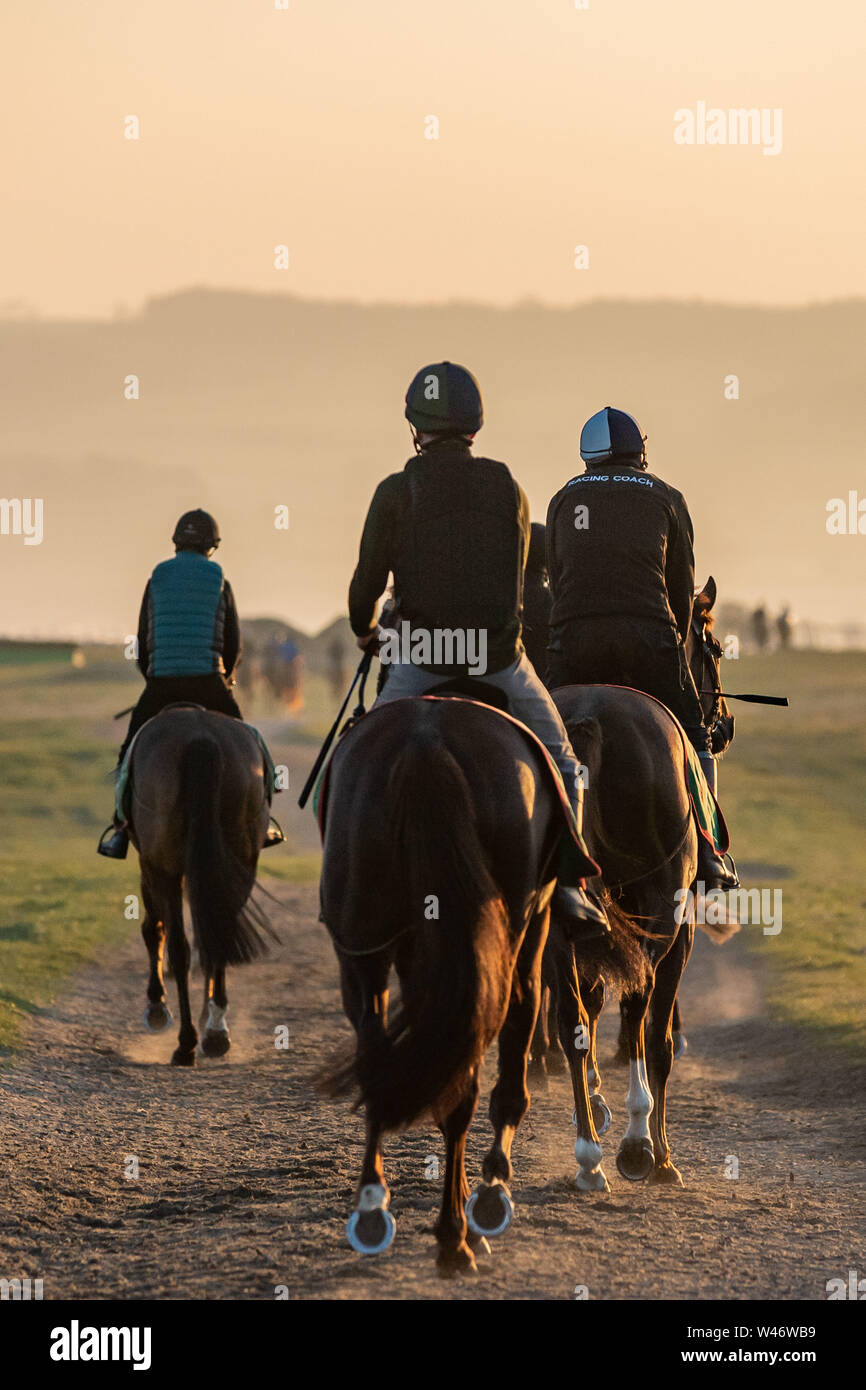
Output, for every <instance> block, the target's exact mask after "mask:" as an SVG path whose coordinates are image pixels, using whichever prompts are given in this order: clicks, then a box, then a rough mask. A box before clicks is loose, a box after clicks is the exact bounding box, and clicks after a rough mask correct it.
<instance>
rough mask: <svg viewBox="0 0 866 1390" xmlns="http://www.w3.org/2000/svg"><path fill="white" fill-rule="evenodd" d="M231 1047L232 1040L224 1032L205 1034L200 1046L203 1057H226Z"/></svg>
mask: <svg viewBox="0 0 866 1390" xmlns="http://www.w3.org/2000/svg"><path fill="white" fill-rule="evenodd" d="M231 1045H232V1044H231V1038H230V1037H229V1035H228V1033H227V1032H224V1033H205V1034H204V1036H203V1037H202V1039H201V1041H200V1042H199V1045H198V1046H199V1051H200V1053H201V1055H202V1056H203V1057H225V1055H226V1053H227V1052H228V1050H229V1048H230V1047H231Z"/></svg>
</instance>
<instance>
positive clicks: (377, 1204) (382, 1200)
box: [356, 1182, 391, 1211]
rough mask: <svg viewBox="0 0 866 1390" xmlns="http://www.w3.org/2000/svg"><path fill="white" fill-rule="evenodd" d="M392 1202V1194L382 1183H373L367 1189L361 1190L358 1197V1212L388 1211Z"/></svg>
mask: <svg viewBox="0 0 866 1390" xmlns="http://www.w3.org/2000/svg"><path fill="white" fill-rule="evenodd" d="M390 1201H391V1194H390V1193H389V1192H388V1190H387V1188H384V1187H383V1186H382V1185H381V1183H377V1182H371V1183H368V1185H367V1186H366V1187H362V1188H361V1192H360V1195H359V1197H358V1205H357V1207H356V1210H357V1211H386V1210H387V1208H388V1204H389V1202H390Z"/></svg>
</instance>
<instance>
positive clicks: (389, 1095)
mask: <svg viewBox="0 0 866 1390" xmlns="http://www.w3.org/2000/svg"><path fill="white" fill-rule="evenodd" d="M386 803H387V806H388V811H389V834H390V836H391V840H392V843H393V845H394V846H395V847H397V848H395V855H394V860H393V861H392V864H391V867H390V870H389V872H388V873H387V875H386V877H387V881H388V883H389V885H390V886H391V888H392V889H393V890H394V891H396V892H400V893H401V895H402V904H401V906H402V916H403V918H404V920H405V921H406V922H407V923H410V924H411V931H412V936H411V942H410V943H409V951H410V956H409V963H408V967H407V969H406V971H404V972H403V974H402V995H401V1001H400V1005H399V1008H398V1010H397V1012H396V1013H395V1015H394V1017H393V1018H392V1020H391V1022H390V1023H389V1026H388V1028H387V1031H386V1033H385V1038H384V1042H383V1043H382V1042H380V1043H379V1044H377V1045H376V1046H375V1049H371V1050H369V1051H367V1050H366V1049H365V1047H364V1045H363V1042H359V1047H358V1051H357V1054H356V1055H355V1056H353V1057H352V1058H351V1059H349V1058H346V1059H345V1060H344V1061H342V1062H337V1063H336V1064H335V1065H334V1066H333V1067H332V1068H331V1069H330V1070H329V1071H328V1072H327V1073H326V1075H325V1076H324V1077H323V1078H322V1085H323V1088H324V1089H325V1090H326V1091H327V1092H328V1093H329V1094H331V1095H341V1094H346V1093H349V1092H354V1091H356V1090H357V1091H359V1092H360V1094H359V1095H358V1099H357V1106H361V1105H366V1106H367V1107H368V1113H369V1114H371V1115H374V1116H375V1117H376V1118H377V1120H378V1121H379V1122H380V1123H381V1124H382V1126H383V1128H385V1129H402V1128H404V1127H406V1126H407V1125H410V1124H412V1122H413V1121H414V1120H417V1119H418V1118H419V1116H421V1115H422V1114H423V1113H424V1112H425V1111H427V1110H429V1109H431V1108H433V1109H434V1110H435V1111H436V1113H437V1114H447V1113H448V1112H449V1111H450V1110H452V1109H453V1108H454V1107H455V1106H456V1105H457V1104H458V1103H459V1102H460V1101H461V1100H462V1099H463V1098H464V1097H465V1096H466V1094H467V1093H468V1091H469V1088H470V1078H471V1072H472V1069H473V1068H474V1067H476V1066H478V1065H480V1062H481V1059H482V1057H483V1056H484V1053H485V1052H486V1050H487V1048H488V1047H489V1045H490V1043H491V1042H492V1041H493V1039H494V1038H495V1036H496V1034H497V1033H498V1031H499V1029H500V1027H501V1025H502V1020H503V1018H504V1016H505V1011H506V1009H507V1005H508V998H509V993H510V985H511V971H512V965H513V958H512V950H511V944H510V936H509V931H508V916H507V912H506V908H505V904H504V902H503V899H502V896H501V894H500V892H499V889H498V888H497V886H496V884H495V883H494V881H493V878H492V876H491V874H490V870H489V868H488V865H487V860H486V856H485V852H484V848H483V846H482V844H481V840H480V838H479V835H478V829H477V825H476V820H475V811H474V808H473V804H472V797H471V793H470V790H469V786H468V784H467V781H466V778H465V776H464V775H463V772H462V771H461V769H460V766H459V765H458V763H457V761H456V760H455V758H454V757H453V756H452V754H451V753H450V752H449V751H448V749H447V748H446V747H445V746H444V744H443V743H442V741H441V738H440V736H439V734H438V732H437V730H436V729H434V728H431V727H429V726H427V727H422V728H418V729H416V730H415V732H414V733H413V734H412V736H411V737H410V739H409V741H408V742H407V743H406V745H405V746H404V747H403V749H402V750H401V752H400V753H399V754H398V756H397V758H396V760H395V761H394V763H393V765H392V768H391V771H390V774H389V778H388V794H387V798H386ZM398 885H399V886H398Z"/></svg>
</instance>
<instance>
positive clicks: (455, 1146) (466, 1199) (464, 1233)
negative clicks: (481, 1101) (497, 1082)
mask: <svg viewBox="0 0 866 1390" xmlns="http://www.w3.org/2000/svg"><path fill="white" fill-rule="evenodd" d="M479 1086H480V1080H479V1076H478V1068H477V1067H474V1068H473V1070H472V1074H471V1076H470V1078H469V1088H468V1090H467V1093H466V1095H465V1096H464V1097H463V1099H462V1100H461V1101H460V1102H459V1104H458V1105H456V1106H455V1107H454V1109H453V1110H452V1111H451V1112H450V1114H449V1115H447V1116H446V1117H445V1119H444V1120H443V1121H442V1122H441V1123H440V1125H439V1128H440V1129H441V1131H442V1134H443V1136H444V1138H445V1181H444V1184H443V1188H442V1207H441V1210H440V1212H439V1219H438V1221H437V1222H436V1226H435V1228H434V1229H435V1233H436V1240H437V1242H438V1244H439V1253H438V1255H437V1257H436V1265H437V1268H438V1270H439V1273H440V1274H441V1275H442V1277H443V1278H451V1277H452V1276H453V1275H455V1274H475V1273H476V1272H477V1268H478V1267H477V1265H476V1263H475V1255H474V1253H473V1247H474V1249H476V1250H477V1249H479V1248H481V1249H485V1250H486V1251H488V1252H489V1249H490V1247H489V1246H488V1245H487V1241H486V1239H485V1237H484V1236H483V1235H481V1234H480V1233H479V1232H477V1231H472V1230H470V1228H469V1226H468V1223H467V1217H466V1207H467V1206H468V1205H469V1204H470V1203H471V1200H472V1199H471V1197H470V1195H469V1183H468V1182H467V1180H466V1134H467V1131H468V1129H469V1126H470V1124H471V1123H472V1116H473V1115H474V1114H475V1106H476V1104H477V1103H478V1091H479Z"/></svg>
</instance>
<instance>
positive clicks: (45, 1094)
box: [0, 887, 866, 1299]
mask: <svg viewBox="0 0 866 1390" xmlns="http://www.w3.org/2000/svg"><path fill="white" fill-rule="evenodd" d="M276 892H277V894H278V896H279V897H280V898H281V899H282V901H283V902H284V904H285V907H286V919H285V921H284V923H283V924H282V926H281V934H282V937H283V941H284V944H283V945H282V946H281V947H280V948H279V950H278V951H277V952H276V953H275V955H274V956H273V957H272V959H271V960H270V961H268V962H266V963H263V964H260V965H256V966H252V967H249V968H247V969H246V970H245V971H237V972H234V973H233V974H232V975H231V976H230V978H229V997H230V1021H231V1024H232V1036H233V1043H234V1046H233V1048H232V1052H231V1053H230V1056H229V1059H227V1060H226V1061H219V1062H205V1063H203V1064H201V1065H199V1067H197V1068H196V1069H195V1070H194V1071H185V1070H176V1069H174V1068H171V1067H169V1066H168V1065H167V1063H168V1059H169V1056H170V1054H171V1051H172V1048H173V1046H174V1043H175V1031H174V1029H172V1031H171V1032H170V1033H168V1034H163V1035H160V1036H156V1037H152V1036H149V1035H146V1034H145V1035H143V1034H142V1033H141V1032H140V1031H139V1028H140V1018H141V1012H142V1007H143V1002H144V985H145V974H146V972H145V953H144V948H143V946H142V945H141V943H140V941H139V940H138V939H137V938H135V939H131V940H130V942H129V943H128V945H127V946H126V947H124V948H123V949H122V950H120V951H119V952H117V953H116V954H114V955H112V956H111V957H110V959H108V960H107V962H106V964H105V966H104V968H90V969H88V970H87V971H86V972H84V973H83V974H82V975H81V976H79V977H78V979H77V980H76V981H75V982H74V983H73V985H72V987H71V988H70V990H69V991H68V992H67V993H66V994H65V995H64V997H63V998H62V999H61V1000H60V1001H59V1002H58V1004H57V1005H56V1006H55V1007H54V1008H53V1010H52V1011H51V1012H50V1014H48V1015H46V1016H44V1017H42V1018H40V1019H38V1020H36V1021H35V1022H34V1024H33V1025H32V1029H31V1032H30V1035H29V1040H28V1044H27V1046H26V1049H25V1051H24V1052H23V1054H22V1055H21V1056H20V1058H19V1060H17V1061H16V1063H15V1065H14V1066H10V1067H7V1068H6V1069H4V1070H3V1071H2V1072H0V1159H2V1177H0V1275H3V1276H5V1277H13V1276H24V1275H30V1276H31V1277H33V1278H42V1279H43V1280H44V1292H45V1297H46V1298H62V1297H83V1298H97V1299H99V1298H116V1297H121V1298H147V1297H160V1298H259V1299H260V1298H265V1299H268V1298H273V1297H274V1289H275V1287H276V1286H277V1285H281V1284H284V1285H286V1286H287V1287H288V1290H289V1294H290V1296H291V1297H292V1298H321V1297H331V1298H410V1297H421V1298H455V1297H456V1298H558V1299H561V1298H570V1297H572V1296H573V1290H574V1288H575V1286H577V1285H585V1286H586V1287H587V1289H588V1291H589V1296H590V1297H592V1298H731V1299H738V1298H739V1299H742V1298H755V1297H769V1298H778V1299H790V1298H809V1299H816V1298H817V1299H823V1298H824V1297H825V1283H826V1281H827V1280H828V1279H830V1278H833V1277H836V1276H842V1277H847V1271H848V1270H849V1269H852V1268H857V1269H860V1271H861V1274H863V1273H866V1239H864V1236H866V1217H864V1206H866V1204H864V1202H863V1193H864V1177H866V1146H864V1144H863V1134H862V1130H861V1129H860V1127H859V1124H858V1121H857V1120H856V1118H855V1098H856V1097H857V1096H858V1095H862V1072H861V1073H860V1074H859V1075H858V1074H857V1072H856V1070H855V1067H854V1065H853V1064H852V1063H851V1062H849V1061H847V1060H845V1059H841V1058H838V1057H837V1058H834V1059H831V1061H830V1062H829V1063H828V1061H827V1059H826V1058H824V1057H822V1056H820V1055H816V1054H814V1053H813V1052H811V1051H810V1050H809V1048H808V1046H804V1044H803V1040H802V1038H799V1037H798V1035H797V1034H796V1033H795V1032H794V1031H793V1030H791V1029H789V1028H785V1027H780V1026H778V1025H773V1024H770V1023H768V1022H767V1020H766V1019H765V1018H764V1016H763V1012H762V1004H761V996H760V991H759V989H758V988H757V985H756V981H755V971H754V967H753V965H752V964H751V962H750V961H749V960H748V958H747V956H746V954H745V951H744V948H743V945H742V942H741V941H740V940H738V939H735V940H734V941H733V942H732V943H731V944H730V945H729V946H728V947H726V948H725V949H724V951H719V950H715V949H714V948H712V947H711V946H710V945H709V944H708V943H707V942H706V941H705V940H704V939H703V938H701V939H700V940H699V942H698V947H697V949H696V952H695V956H694V958H693V960H692V962H691V964H690V966H689V970H688V972H687V978H686V983H685V987H684V992H683V1008H684V1013H685V1019H686V1025H687V1031H688V1034H689V1039H690V1043H691V1047H690V1051H689V1053H688V1055H687V1057H686V1059H685V1060H684V1061H682V1062H681V1063H678V1064H677V1067H676V1071H675V1076H674V1079H673V1082H672V1086H671V1090H670V1095H671V1106H670V1124H669V1129H670V1133H671V1138H672V1144H673V1149H674V1158H675V1161H676V1162H677V1163H678V1165H679V1167H680V1169H681V1170H682V1172H683V1175H684V1177H685V1179H686V1183H687V1187H686V1190H685V1191H671V1190H667V1189H663V1190H659V1189H656V1188H648V1187H646V1186H641V1185H632V1184H630V1183H626V1182H624V1181H623V1180H622V1179H621V1178H620V1177H619V1175H618V1174H617V1172H616V1168H615V1165H614V1161H613V1156H614V1152H615V1147H616V1144H617V1142H618V1140H619V1136H620V1134H621V1132H622V1130H623V1128H624V1123H625V1121H624V1107H623V1096H624V1091H625V1085H624V1081H625V1078H624V1074H623V1073H622V1072H621V1071H616V1070H614V1069H612V1068H611V1067H610V1065H609V1064H608V1063H607V1062H606V1059H607V1058H609V1055H610V1052H611V1050H612V1041H613V1029H614V1026H615V1019H614V1018H613V1017H610V1018H609V1019H608V1022H607V1028H606V1030H605V1036H604V1042H603V1046H602V1052H601V1062H602V1074H603V1077H604V1079H605V1086H604V1089H605V1093H606V1096H607V1099H608V1101H609V1103H610V1104H611V1106H612V1108H613V1111H614V1118H613V1126H612V1129H611V1131H610V1133H609V1134H608V1136H607V1138H606V1139H605V1141H604V1142H605V1153H606V1159H605V1167H606V1171H607V1174H608V1178H609V1180H610V1183H611V1189H612V1190H611V1193H610V1195H608V1196H604V1197H599V1196H592V1197H587V1196H578V1195H577V1194H576V1192H575V1191H574V1189H573V1186H572V1178H573V1175H574V1163H573V1159H572V1155H571V1144H572V1130H571V1125H570V1115H571V1106H572V1102H571V1098H570V1090H569V1088H568V1085H567V1083H566V1081H565V1079H564V1078H560V1077H556V1078H554V1079H553V1080H552V1082H551V1087H550V1090H549V1092H548V1093H547V1094H541V1095H537V1096H535V1097H534V1100H533V1109H532V1111H531V1114H530V1116H529V1118H528V1119H527V1121H526V1122H525V1124H524V1127H523V1129H522V1131H521V1133H520V1135H519V1136H518V1141H517V1144H516V1147H515V1159H516V1175H515V1182H514V1188H513V1191H514V1197H515V1199H516V1202H517V1219H516V1222H515V1225H514V1227H513V1228H512V1230H511V1231H510V1232H509V1233H507V1234H506V1235H505V1236H504V1237H502V1238H501V1239H500V1240H499V1241H498V1242H497V1244H496V1246H495V1249H494V1257H493V1260H492V1261H490V1262H487V1263H486V1264H485V1266H484V1267H483V1269H482V1272H481V1274H480V1276H479V1277H478V1278H477V1279H469V1280H465V1281H461V1282H458V1283H452V1282H443V1281H441V1280H440V1279H438V1277H437V1276H436V1273H435V1268H434V1263H433V1253H434V1252H433V1241H432V1238H431V1235H430V1233H429V1228H430V1225H431V1221H432V1213H433V1211H434V1207H435V1205H436V1204H437V1202H438V1197H439V1185H438V1183H436V1182H434V1181H432V1180H430V1179H428V1178H427V1177H425V1161H426V1159H427V1156H428V1155H434V1154H437V1155H441V1145H440V1142H439V1137H438V1134H437V1133H436V1132H435V1131H430V1130H420V1131H414V1132H412V1133H411V1134H409V1135H406V1136H400V1137H396V1138H392V1139H390V1140H389V1142H388V1147H387V1150H386V1164H387V1171H388V1176H389V1181H390V1183H391V1186H392V1190H393V1207H392V1209H393V1211H394V1214H395V1216H396V1218H397V1238H396V1240H395V1243H394V1245H393V1246H392V1249H391V1250H390V1251H389V1252H388V1253H387V1254H386V1255H384V1256H380V1257H379V1258H378V1259H376V1260H362V1259H360V1258H359V1257H357V1256H355V1255H354V1254H353V1253H352V1252H351V1251H350V1250H349V1248H348V1246H347V1244H346V1242H345V1239H344V1234H343V1224H344V1221H345V1219H346V1216H347V1214H348V1210H349V1201H350V1194H351V1189H352V1187H353V1185H354V1182H355V1179H356V1175H357V1165H358V1162H359V1157H360V1140H361V1127H360V1123H359V1121H358V1120H357V1119H356V1118H354V1117H352V1116H350V1115H348V1114H347V1113H346V1112H345V1111H344V1110H341V1109H340V1108H338V1107H334V1106H332V1105H329V1104H326V1103H325V1102H323V1101H321V1100H319V1099H318V1098H317V1097H316V1096H315V1095H314V1094H313V1093H312V1092H311V1090H310V1087H309V1078H310V1076H311V1075H312V1073H313V1072H314V1071H315V1069H316V1068H317V1066H318V1064H319V1062H320V1060H321V1058H322V1056H323V1053H324V1052H325V1051H326V1050H327V1049H328V1048H329V1046H330V1044H331V1040H332V1039H333V1038H335V1037H336V1036H337V1035H340V1036H342V1035H343V1034H344V1033H345V1032H346V1030H347V1025H346V1023H345V1021H344V1019H343V1016H342V1012H341V1009H340V1005H339V999H338V995H337V991H336V970H335V963H334V959H333V955H332V952H331V948H330V945H329V943H328V941H327V939H326V937H325V934H324V929H323V928H322V927H320V926H319V925H318V923H317V922H316V893H315V889H314V888H303V889H291V888H286V887H280V888H278V889H277V890H276ZM197 991H198V982H197V981H196V992H197ZM169 992H170V1000H171V1002H172V1007H174V998H173V986H172V985H170V986H169ZM283 1024H285V1025H288V1027H289V1030H290V1047H289V1049H288V1051H285V1052H282V1051H278V1050H277V1049H276V1048H275V1046H274V1029H275V1028H276V1027H278V1026H279V1025H283ZM488 1081H489V1078H488ZM484 1104H485V1105H486V1098H485V1100H484ZM488 1136H489V1127H488V1125H487V1120H486V1111H485V1112H482V1113H481V1114H480V1116H479V1118H478V1119H476V1123H475V1126H474V1128H473V1131H472V1135H471V1146H470V1181H471V1182H474V1181H475V1179H476V1178H477V1175H478V1170H479V1159H480V1155H481V1153H482V1152H483V1147H484V1146H486V1144H487V1142H488ZM731 1154H733V1155H736V1156H737V1158H738V1160H739V1171H740V1176H739V1179H738V1180H736V1181H732V1180H730V1179H727V1178H726V1177H725V1176H724V1171H725V1162H726V1156H727V1155H731ZM130 1155H134V1156H136V1157H137V1159H138V1162H139V1177H138V1179H137V1180H129V1179H128V1178H126V1177H125V1176H124V1164H125V1161H126V1160H127V1157H128V1156H130Z"/></svg>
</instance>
